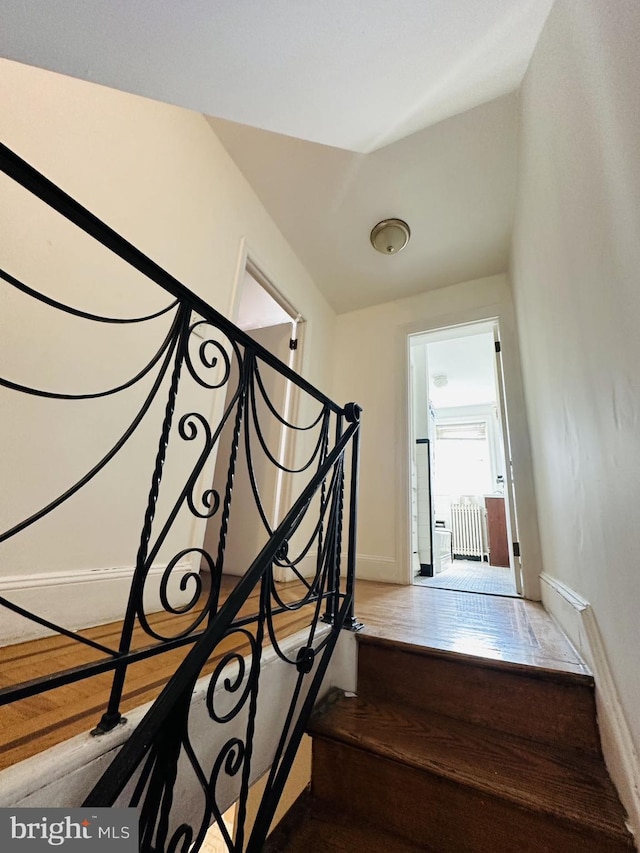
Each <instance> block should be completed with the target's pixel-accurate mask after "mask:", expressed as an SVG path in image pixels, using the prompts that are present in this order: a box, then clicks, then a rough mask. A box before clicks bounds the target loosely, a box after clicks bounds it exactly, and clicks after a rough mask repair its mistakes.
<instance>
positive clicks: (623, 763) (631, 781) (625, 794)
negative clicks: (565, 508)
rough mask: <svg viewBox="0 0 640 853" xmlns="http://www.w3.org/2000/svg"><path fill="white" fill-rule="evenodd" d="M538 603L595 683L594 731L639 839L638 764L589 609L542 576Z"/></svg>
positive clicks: (573, 594) (568, 590)
mask: <svg viewBox="0 0 640 853" xmlns="http://www.w3.org/2000/svg"><path fill="white" fill-rule="evenodd" d="M540 580H541V582H542V603H543V604H544V607H545V610H547V612H548V613H550V614H551V615H552V616H553V617H554V618H555V619H556V621H557V622H558V623H559V624H560V626H561V628H562V629H563V630H564V631H565V633H566V634H567V635H568V637H569V639H570V640H571V642H572V643H573V644H574V646H575V647H576V648H577V650H578V651H579V652H580V654H581V655H582V657H583V658H584V659H585V661H586V662H587V664H588V665H589V667H590V668H591V671H592V672H593V677H594V680H595V683H596V702H597V707H598V725H599V729H600V738H601V741H602V750H603V752H604V757H605V760H606V763H607V768H608V770H609V774H610V775H611V778H612V780H613V783H614V784H615V786H616V788H617V789H618V793H619V795H620V799H621V801H622V804H623V806H624V807H625V809H626V810H627V814H628V817H629V829H630V830H631V831H632V832H633V833H634V835H635V837H636V839H640V760H639V757H638V753H637V751H636V749H635V745H634V743H633V738H632V737H631V732H630V730H629V725H628V723H627V720H626V717H625V713H624V709H623V707H622V704H621V702H620V697H619V695H618V691H617V688H616V685H615V682H614V680H613V675H612V672H611V668H610V666H609V661H608V660H607V654H606V651H605V648H604V644H603V641H602V636H601V634H600V630H599V628H598V623H597V621H596V617H595V614H594V612H593V608H592V607H591V605H590V604H589V602H588V601H586V600H585V599H584V598H582V597H581V596H580V595H578V594H577V593H576V592H574V590H572V589H571V588H570V587H568V586H567V585H566V584H564V583H562V581H559V580H557V579H556V578H553V577H551V576H550V575H547V574H546V573H544V572H543V573H542V574H541V575H540Z"/></svg>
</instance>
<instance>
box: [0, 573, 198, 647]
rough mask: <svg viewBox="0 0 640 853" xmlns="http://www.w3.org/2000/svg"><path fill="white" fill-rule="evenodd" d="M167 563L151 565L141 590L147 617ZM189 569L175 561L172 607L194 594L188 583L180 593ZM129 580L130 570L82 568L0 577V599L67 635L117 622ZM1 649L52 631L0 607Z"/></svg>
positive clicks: (157, 596)
mask: <svg viewBox="0 0 640 853" xmlns="http://www.w3.org/2000/svg"><path fill="white" fill-rule="evenodd" d="M165 568H166V564H158V565H154V566H152V568H151V570H150V572H149V576H148V580H147V583H146V586H145V593H144V602H145V610H146V611H147V612H148V613H153V612H155V611H159V610H162V605H161V603H160V594H159V589H160V580H161V578H162V574H163V572H164V570H165ZM190 571H192V563H191V561H190V560H184V561H181V562H179V563H178V564H177V565H176V566H175V567H174V569H173V571H172V573H171V579H170V582H169V586H168V597H169V601H170V602H171V603H172V604H175V605H180V604H184V603H186V602H187V601H189V599H190V598H191V596H192V594H193V582H191V584H187V589H186V590H185V591H183V590H181V589H180V580H181V579H182V578H183V577H184V575H185V574H187V572H190ZM132 577H133V567H132V566H118V567H115V568H105V569H84V570H79V571H73V572H51V573H46V572H42V573H37V574H36V573H33V574H28V575H10V576H6V575H5V576H4V577H0V595H1V596H3V597H4V598H6V599H8V600H9V601H11V602H12V603H13V604H17V605H19V606H20V607H23V608H25V610H29V611H31V612H32V613H35V614H36V615H38V616H40V617H41V618H43V619H47V620H49V621H50V622H54V623H55V624H58V625H60V626H62V627H64V628H67V629H68V630H71V631H77V630H79V629H81V628H88V627H90V626H93V625H104V624H105V623H107V622H114V621H116V620H117V619H122V617H123V616H124V612H125V609H126V606H127V600H128V597H129V587H130V585H131V578H132ZM0 617H1V618H0V645H10V644H12V643H21V642H24V641H26V640H33V639H37V638H38V637H46V636H50V635H51V634H53V633H55V632H53V631H51V630H49V629H47V628H45V627H43V626H42V625H39V624H38V623H37V622H32V621H30V620H28V619H26V618H25V617H23V616H20V615H18V614H17V613H14V612H13V611H12V610H9V609H8V608H6V607H2V606H0Z"/></svg>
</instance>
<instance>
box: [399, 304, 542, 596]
mask: <svg viewBox="0 0 640 853" xmlns="http://www.w3.org/2000/svg"><path fill="white" fill-rule="evenodd" d="M492 321H497V322H498V323H499V327H500V334H501V341H502V365H503V371H504V390H505V396H506V400H507V406H508V413H509V437H510V442H511V458H512V464H513V474H514V489H515V496H516V502H517V507H518V517H519V521H520V527H519V531H518V532H519V541H520V554H521V558H520V559H521V562H522V572H521V576H522V596H523V597H524V598H528V599H531V600H533V601H539V600H540V598H541V590H540V573H541V572H542V560H541V549H540V537H539V529H538V520H537V507H536V502H535V488H534V481H533V464H532V459H531V446H530V439H529V428H528V423H527V417H526V407H525V398H524V389H523V385H522V376H521V371H520V355H519V350H518V338H517V329H516V320H515V315H514V312H513V308H512V306H511V305H505V304H504V303H498V304H495V305H489V306H484V308H482V309H477V308H472V309H469V310H461V311H458V312H452V313H448V314H441V315H439V316H434V317H432V318H429V319H423V320H419V321H415V322H412V323H407V324H405V325H402V326H398V327H397V332H396V358H397V362H396V363H397V365H398V371H399V376H401V377H403V380H402V381H400V382H398V385H397V411H398V412H399V417H400V418H401V431H400V436H399V437H400V440H399V441H398V443H397V446H396V464H397V470H398V472H399V483H398V486H399V488H400V489H401V494H400V495H399V498H400V500H399V501H398V512H397V518H396V523H397V543H398V554H397V559H398V561H399V564H400V566H401V572H402V574H401V577H402V581H403V582H404V583H405V584H407V585H409V584H411V583H412V582H413V576H412V561H411V470H410V459H411V457H410V447H411V445H410V441H411V437H412V436H411V433H412V431H411V419H410V418H411V412H410V393H411V389H410V381H411V377H410V370H409V363H410V360H409V346H410V342H409V336H410V335H415V334H419V333H421V332H434V331H437V330H442V329H447V328H455V327H457V326H463V325H469V324H476V323H481V322H486V323H490V322H492Z"/></svg>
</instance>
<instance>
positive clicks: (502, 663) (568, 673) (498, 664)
mask: <svg viewBox="0 0 640 853" xmlns="http://www.w3.org/2000/svg"><path fill="white" fill-rule="evenodd" d="M357 640H358V643H359V644H366V645H369V646H379V647H382V648H386V649H392V650H396V651H398V652H402V653H405V654H412V655H418V656H419V657H429V658H436V659H440V660H444V661H451V662H458V663H465V664H472V665H473V666H476V667H480V668H482V669H489V670H491V669H493V670H499V671H502V672H512V673H516V674H519V675H529V676H531V677H533V678H537V679H542V680H546V681H553V682H556V683H559V684H575V685H580V686H585V687H593V686H594V679H593V675H592V674H591V672H590V671H589V670H588V668H587V667H586V666H582V667H581V668H580V669H578V668H577V667H575V666H574V667H569V666H567V665H566V663H565V662H564V661H557V662H555V665H551V664H552V663H554V662H552V661H547V662H546V664H545V665H544V666H543V665H541V664H535V663H522V662H520V661H512V660H508V659H503V658H499V657H486V656H482V655H473V654H468V653H460V652H456V651H451V650H450V649H442V648H438V647H437V646H426V645H423V644H421V645H419V644H416V643H411V642H407V641H403V640H397V639H392V638H389V637H384V636H380V635H379V634H373V633H371V634H368V633H367V629H366V626H365V628H364V630H363V631H362V632H361V633H359V634H358V635H357Z"/></svg>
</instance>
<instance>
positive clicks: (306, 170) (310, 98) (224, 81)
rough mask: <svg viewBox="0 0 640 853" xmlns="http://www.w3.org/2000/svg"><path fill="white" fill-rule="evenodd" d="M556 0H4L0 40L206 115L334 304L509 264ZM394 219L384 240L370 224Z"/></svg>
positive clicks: (27, 58)
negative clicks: (536, 67)
mask: <svg viewBox="0 0 640 853" xmlns="http://www.w3.org/2000/svg"><path fill="white" fill-rule="evenodd" d="M552 4H553V0H394V2H393V3H391V2H390V0H367V2H364V0H360V2H356V0H349V2H345V0H322V2H320V0H317V2H311V0H309V2H304V3H303V2H295V0H180V2H178V0H173V2H170V0H163V2H161V3H158V2H157V0H136V2H135V3H132V2H129V0H110V2H109V3H104V2H103V0H83V2H82V3H78V2H77V0H47V3H42V2H41V0H21V2H17V0H0V15H1V19H2V28H1V30H0V54H1V55H3V56H5V57H7V58H9V59H15V60H17V61H20V62H26V63H29V64H32V65H36V66H39V67H43V68H48V69H51V70H54V71H58V72H61V73H64V74H69V75H71V76H76V77H81V78H83V79H85V80H89V81H93V82H96V83H101V84H104V85H108V86H112V87H114V88H118V89H121V90H124V91H129V92H134V93H136V94H139V95H145V96H147V97H151V98H155V99H157V100H161V101H166V102H169V103H175V104H180V105H181V106H184V107H188V108H191V109H194V110H198V111H200V112H202V113H204V114H206V115H208V116H214V117H215V120H212V121H211V125H212V127H213V129H214V130H215V132H216V133H217V134H218V135H219V136H220V138H221V140H222V142H223V144H224V145H225V146H226V147H227V150H228V151H229V153H230V154H231V156H232V157H233V158H234V159H235V160H236V162H237V164H238V166H239V167H240V168H241V170H242V171H243V172H244V173H245V175H246V176H247V178H248V179H249V181H250V182H251V183H252V184H253V186H254V188H255V190H256V192H257V193H258V195H259V196H260V198H261V199H262V202H263V203H264V205H265V206H266V207H267V209H268V210H269V212H270V213H271V215H272V216H273V218H274V219H275V221H276V223H277V224H278V225H279V227H280V229H281V230H282V232H283V234H284V235H285V237H287V239H288V240H289V241H290V243H291V244H292V246H293V248H294V250H295V251H296V252H297V253H298V255H299V256H300V258H301V260H302V261H303V263H304V264H305V265H306V266H307V268H308V269H309V271H310V273H311V274H312V276H313V277H314V279H315V280H316V282H317V284H318V286H319V287H320V289H321V290H322V291H323V292H324V293H325V295H326V297H327V299H328V300H329V301H330V302H331V304H332V305H333V306H334V308H335V309H336V310H338V311H347V310H351V309H353V308H358V307H363V306H365V305H370V304H374V303H376V302H380V301H383V300H386V299H389V298H394V297H401V296H406V295H409V294H411V293H416V292H418V291H420V290H425V289H430V288H433V287H441V286H443V285H446V284H450V283H453V282H455V281H460V280H464V279H469V278H477V277H480V276H484V275H490V274H492V273H495V272H500V271H503V270H504V269H506V264H507V256H508V246H509V240H510V229H511V220H512V216H513V196H514V182H515V166H516V138H517V98H516V96H515V95H513V94H510V93H513V92H515V90H516V89H517V88H518V86H519V84H520V82H521V80H522V77H523V75H524V73H525V71H526V68H527V65H528V62H529V60H530V57H531V54H532V51H533V49H534V47H535V44H536V42H537V39H538V37H539V35H540V32H541V29H542V27H543V25H544V22H545V20H546V17H547V15H548V13H549V10H550V8H551V6H552ZM390 216H398V217H401V218H403V219H406V220H407V221H408V222H409V224H410V226H411V230H412V240H411V242H410V244H409V246H408V247H407V249H405V250H404V251H403V252H402V254H400V255H397V256H393V257H384V256H382V255H378V254H376V253H375V252H374V250H373V249H372V248H371V246H370V245H369V243H368V236H369V232H370V230H371V228H372V227H373V225H374V224H375V223H376V222H377V221H378V220H379V219H383V218H386V217H390Z"/></svg>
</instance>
